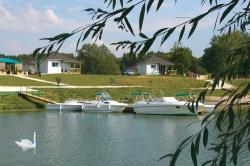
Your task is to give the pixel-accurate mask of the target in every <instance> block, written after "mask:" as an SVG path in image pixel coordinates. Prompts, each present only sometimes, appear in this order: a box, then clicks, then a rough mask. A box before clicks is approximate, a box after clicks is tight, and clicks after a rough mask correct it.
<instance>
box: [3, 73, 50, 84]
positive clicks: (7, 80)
mask: <svg viewBox="0 0 250 166" xmlns="http://www.w3.org/2000/svg"><path fill="white" fill-rule="evenodd" d="M47 85H48V86H49V85H52V84H47V83H42V82H38V81H32V80H26V79H22V78H18V77H14V76H1V75H0V86H47Z"/></svg>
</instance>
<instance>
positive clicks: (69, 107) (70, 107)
mask: <svg viewBox="0 0 250 166" xmlns="http://www.w3.org/2000/svg"><path fill="white" fill-rule="evenodd" d="M46 109H47V110H59V111H82V109H83V103H82V102H79V101H74V100H70V101H66V102H65V103H56V104H46Z"/></svg>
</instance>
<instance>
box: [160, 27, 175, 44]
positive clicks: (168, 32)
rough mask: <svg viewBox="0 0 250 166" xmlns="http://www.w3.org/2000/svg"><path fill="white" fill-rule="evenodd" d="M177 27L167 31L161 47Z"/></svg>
mask: <svg viewBox="0 0 250 166" xmlns="http://www.w3.org/2000/svg"><path fill="white" fill-rule="evenodd" d="M175 28H176V27H174V28H171V29H169V30H168V31H167V33H166V34H165V35H164V36H163V38H162V40H161V45H162V44H163V43H164V42H165V41H166V40H167V39H168V38H169V36H170V35H171V34H172V33H173V32H174V30H175Z"/></svg>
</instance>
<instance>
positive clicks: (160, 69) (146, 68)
mask: <svg viewBox="0 0 250 166" xmlns="http://www.w3.org/2000/svg"><path fill="white" fill-rule="evenodd" d="M173 66H174V63H172V62H169V61H167V60H165V59H163V58H161V57H159V56H157V55H153V56H151V57H149V58H147V59H145V60H143V61H140V62H138V63H136V64H134V65H132V66H130V67H128V68H127V70H128V71H134V72H135V73H138V74H140V75H166V74H169V71H173Z"/></svg>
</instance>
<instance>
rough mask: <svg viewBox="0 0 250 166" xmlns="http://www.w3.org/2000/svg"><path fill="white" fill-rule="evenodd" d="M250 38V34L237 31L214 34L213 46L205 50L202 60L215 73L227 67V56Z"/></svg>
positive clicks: (211, 43)
mask: <svg viewBox="0 0 250 166" xmlns="http://www.w3.org/2000/svg"><path fill="white" fill-rule="evenodd" d="M249 39H250V36H249V35H248V34H244V33H242V32H239V31H236V32H232V33H231V34H222V35H218V36H214V37H213V38H212V40H211V42H210V45H211V47H209V48H206V49H205V50H204V55H203V57H202V62H203V64H204V66H205V68H206V69H207V71H208V72H210V73H212V74H213V75H215V74H216V73H218V72H223V71H225V70H226V69H227V67H228V64H227V57H228V55H229V53H230V50H233V49H237V48H239V47H241V44H242V43H244V42H247V41H248V40H249Z"/></svg>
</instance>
